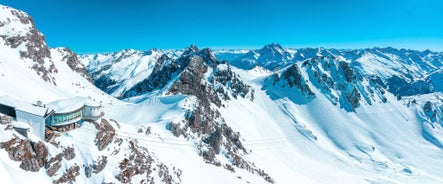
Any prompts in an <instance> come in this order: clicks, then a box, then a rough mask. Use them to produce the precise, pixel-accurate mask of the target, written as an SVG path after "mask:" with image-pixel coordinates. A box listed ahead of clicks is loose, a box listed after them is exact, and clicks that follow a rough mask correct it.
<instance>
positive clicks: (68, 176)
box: [53, 165, 80, 184]
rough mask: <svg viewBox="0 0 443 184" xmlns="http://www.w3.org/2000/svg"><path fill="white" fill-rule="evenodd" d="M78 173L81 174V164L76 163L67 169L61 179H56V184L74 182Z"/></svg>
mask: <svg viewBox="0 0 443 184" xmlns="http://www.w3.org/2000/svg"><path fill="white" fill-rule="evenodd" d="M78 175H80V166H78V165H74V166H72V167H70V168H69V169H67V170H66V171H65V172H64V173H63V175H62V176H61V177H60V178H59V179H57V180H54V181H53V183H54V184H59V183H74V182H75V178H76V177H77V176H78Z"/></svg>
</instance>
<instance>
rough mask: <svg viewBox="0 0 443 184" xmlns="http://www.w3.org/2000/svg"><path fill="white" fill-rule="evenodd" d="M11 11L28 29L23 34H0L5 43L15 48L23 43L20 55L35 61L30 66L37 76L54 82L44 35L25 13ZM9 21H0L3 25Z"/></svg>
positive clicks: (49, 54) (51, 64) (49, 53)
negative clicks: (24, 48) (28, 25)
mask: <svg viewBox="0 0 443 184" xmlns="http://www.w3.org/2000/svg"><path fill="white" fill-rule="evenodd" d="M11 13H12V14H13V15H14V16H16V17H17V18H18V19H19V21H20V22H21V23H22V24H25V25H26V24H30V29H29V30H28V31H27V32H26V33H25V34H24V33H20V34H11V35H0V38H3V39H4V40H5V42H6V45H8V46H10V47H11V48H17V47H18V46H20V45H22V44H25V47H26V50H20V51H19V53H20V56H21V57H22V58H29V59H31V60H33V61H34V62H35V63H34V65H33V66H32V69H34V70H35V71H36V72H37V74H38V75H39V76H41V77H42V79H43V80H45V81H47V82H50V83H53V84H55V78H54V77H53V76H51V73H53V72H55V70H54V69H53V68H54V67H52V69H51V66H53V63H52V61H50V58H51V52H50V50H49V48H48V46H47V45H46V41H45V37H44V36H43V34H42V33H40V32H39V31H38V30H37V29H36V27H35V24H34V20H33V19H32V18H31V17H30V16H29V15H28V14H26V13H24V12H21V11H18V10H14V9H11ZM9 23H10V22H4V23H2V25H1V26H2V27H3V26H7V24H9ZM45 60H46V61H47V62H50V64H46V65H47V66H49V68H46V67H45Z"/></svg>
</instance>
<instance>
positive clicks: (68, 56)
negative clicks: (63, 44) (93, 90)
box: [62, 48, 93, 83]
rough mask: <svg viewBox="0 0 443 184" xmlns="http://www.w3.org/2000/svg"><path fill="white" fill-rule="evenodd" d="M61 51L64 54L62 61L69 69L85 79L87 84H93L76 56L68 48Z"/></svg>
mask: <svg viewBox="0 0 443 184" xmlns="http://www.w3.org/2000/svg"><path fill="white" fill-rule="evenodd" d="M62 51H63V52H64V53H65V55H64V56H63V60H64V61H66V63H67V64H68V66H69V68H71V69H72V70H73V71H75V72H77V73H79V74H80V75H81V76H83V77H84V78H86V79H87V80H88V81H89V82H91V83H93V80H92V78H91V76H90V75H89V74H88V72H87V71H86V67H85V65H83V64H82V63H81V62H80V61H79V60H78V56H77V54H75V53H74V52H72V51H71V50H70V49H68V48H63V49H62Z"/></svg>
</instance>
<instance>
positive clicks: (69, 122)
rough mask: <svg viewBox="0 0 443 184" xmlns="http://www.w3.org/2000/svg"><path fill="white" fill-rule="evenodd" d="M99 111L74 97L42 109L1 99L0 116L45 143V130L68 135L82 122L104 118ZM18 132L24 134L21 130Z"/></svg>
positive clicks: (96, 107) (94, 106) (7, 98)
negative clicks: (48, 129)
mask: <svg viewBox="0 0 443 184" xmlns="http://www.w3.org/2000/svg"><path fill="white" fill-rule="evenodd" d="M101 109H102V107H101V105H100V104H99V103H96V102H94V101H92V100H90V99H89V98H86V97H74V98H70V99H63V100H58V101H54V102H51V103H49V104H47V105H44V104H43V103H42V102H40V101H39V102H37V103H35V104H31V103H26V102H22V101H20V100H17V99H13V98H9V97H0V113H2V114H5V115H8V116H10V117H12V118H13V119H14V120H15V121H17V122H23V123H27V124H28V125H29V126H30V129H31V131H32V133H34V134H35V135H36V136H38V137H40V138H41V139H43V140H44V138H45V126H47V127H50V128H52V129H54V130H57V131H62V132H64V131H67V130H70V129H73V128H76V127H78V126H79V123H81V122H82V121H84V120H89V121H97V120H99V119H100V118H101V117H103V115H104V113H103V112H102V111H101ZM16 130H18V131H21V132H22V133H24V132H26V130H25V129H24V128H23V127H17V129H16Z"/></svg>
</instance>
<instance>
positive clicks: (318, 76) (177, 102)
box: [0, 6, 443, 183]
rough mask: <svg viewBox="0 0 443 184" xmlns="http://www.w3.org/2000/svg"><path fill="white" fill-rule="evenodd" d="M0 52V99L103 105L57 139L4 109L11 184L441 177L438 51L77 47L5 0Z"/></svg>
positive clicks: (5, 165)
mask: <svg viewBox="0 0 443 184" xmlns="http://www.w3.org/2000/svg"><path fill="white" fill-rule="evenodd" d="M0 53H1V55H0V86H1V89H0V96H7V97H9V98H13V99H17V100H20V101H25V102H29V103H34V102H36V101H38V100H40V101H42V102H43V103H49V102H51V101H54V100H59V99H65V98H72V97H75V96H85V97H89V98H90V99H91V100H94V101H96V102H100V103H101V104H102V105H103V108H104V111H105V116H104V118H103V119H102V120H101V121H99V122H96V123H87V122H85V123H83V124H82V126H80V127H79V128H77V129H74V130H71V131H68V132H65V133H60V136H59V137H58V138H56V140H57V141H59V146H55V145H54V144H51V143H48V142H45V140H40V139H39V138H38V137H35V136H30V137H29V138H25V137H23V136H21V135H20V134H18V133H17V132H15V131H14V129H11V128H8V126H10V125H12V124H13V123H15V121H14V120H4V121H3V120H2V125H0V126H1V128H0V135H1V136H0V142H1V146H0V147H1V149H0V171H2V172H1V173H2V178H4V182H6V183H15V182H19V183H24V182H39V183H50V182H53V183H64V182H78V183H109V182H113V183H151V182H152V183H441V182H443V142H442V141H443V127H442V126H443V53H441V52H432V51H429V50H426V51H416V50H406V49H395V48H371V49H346V50H343V49H324V48H301V49H292V48H285V47H283V46H281V45H279V44H275V43H274V44H269V45H266V46H264V47H263V48H261V49H257V50H236V49H228V50H211V49H209V48H204V49H200V48H198V47H197V46H195V45H191V46H189V47H188V48H184V49H181V50H158V49H151V50H148V51H137V50H133V49H127V50H122V51H119V52H115V53H103V54H90V55H80V56H79V55H77V54H75V53H74V52H72V51H70V50H69V49H65V48H50V47H48V46H47V45H46V43H45V39H44V36H43V34H41V33H40V32H38V30H37V29H36V27H35V25H34V24H33V21H32V19H31V17H30V16H29V15H27V14H26V13H24V12H21V11H19V10H15V9H13V8H10V7H5V6H0ZM36 145H39V146H36ZM23 176H27V177H23Z"/></svg>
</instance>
